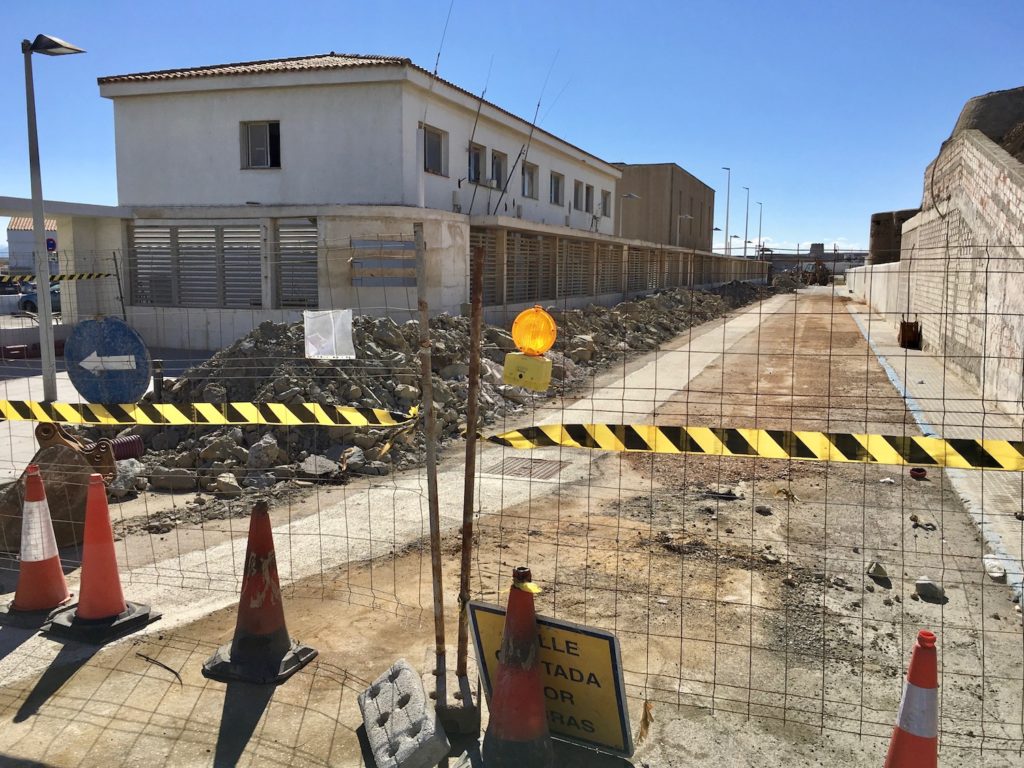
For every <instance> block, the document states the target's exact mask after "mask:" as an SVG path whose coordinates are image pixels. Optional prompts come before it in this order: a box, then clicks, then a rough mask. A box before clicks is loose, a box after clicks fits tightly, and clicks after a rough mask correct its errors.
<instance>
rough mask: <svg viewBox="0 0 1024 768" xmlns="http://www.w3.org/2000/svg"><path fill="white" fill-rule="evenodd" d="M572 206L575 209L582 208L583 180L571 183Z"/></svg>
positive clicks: (580, 209) (579, 209)
mask: <svg viewBox="0 0 1024 768" xmlns="http://www.w3.org/2000/svg"><path fill="white" fill-rule="evenodd" d="M572 207H573V208H575V209H576V210H577V211H582V210H583V182H582V181H576V182H573V185H572Z"/></svg>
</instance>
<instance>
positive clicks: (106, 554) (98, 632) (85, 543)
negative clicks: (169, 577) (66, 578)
mask: <svg viewBox="0 0 1024 768" xmlns="http://www.w3.org/2000/svg"><path fill="white" fill-rule="evenodd" d="M78 592H79V595H78V603H77V604H76V605H72V606H71V607H70V608H66V609H65V610H63V611H61V612H60V613H56V614H54V616H53V617H52V618H51V620H50V626H49V628H48V629H49V631H50V632H52V633H53V634H56V635H63V636H65V637H71V638H74V639H75V640H84V641H85V642H87V643H104V642H106V641H108V640H112V639H113V638H115V637H119V636H120V635H124V634H127V633H128V632H133V631H135V630H136V629H139V628H141V627H144V626H145V625H146V624H148V623H150V622H151V621H156V620H157V619H159V618H160V614H159V613H155V612H153V611H151V610H150V608H149V606H148V605H142V604H140V603H131V602H126V601H125V599H124V593H123V592H122V591H121V577H120V575H119V574H118V571H117V556H116V555H115V553H114V531H113V529H112V528H111V527H110V510H109V509H108V508H107V489H106V486H105V485H104V484H103V478H102V477H101V476H100V475H98V474H93V475H91V476H90V477H89V495H88V496H87V497H86V503H85V535H84V537H83V540H82V574H81V583H80V584H79V587H78Z"/></svg>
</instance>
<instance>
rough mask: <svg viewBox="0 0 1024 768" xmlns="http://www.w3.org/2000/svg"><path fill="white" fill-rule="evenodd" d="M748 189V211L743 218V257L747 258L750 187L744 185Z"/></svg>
mask: <svg viewBox="0 0 1024 768" xmlns="http://www.w3.org/2000/svg"><path fill="white" fill-rule="evenodd" d="M744 189H745V190H747V213H746V216H745V218H744V219H743V258H744V259H745V258H747V243H749V242H750V241H749V240H747V230H748V229H749V228H750V187H744Z"/></svg>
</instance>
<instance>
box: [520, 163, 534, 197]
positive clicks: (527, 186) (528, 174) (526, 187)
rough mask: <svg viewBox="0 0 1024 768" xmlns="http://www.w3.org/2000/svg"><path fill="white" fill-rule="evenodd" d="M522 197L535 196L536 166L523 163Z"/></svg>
mask: <svg viewBox="0 0 1024 768" xmlns="http://www.w3.org/2000/svg"><path fill="white" fill-rule="evenodd" d="M523 197H532V198H533V199H536V198H537V166H536V165H534V164H533V163H523Z"/></svg>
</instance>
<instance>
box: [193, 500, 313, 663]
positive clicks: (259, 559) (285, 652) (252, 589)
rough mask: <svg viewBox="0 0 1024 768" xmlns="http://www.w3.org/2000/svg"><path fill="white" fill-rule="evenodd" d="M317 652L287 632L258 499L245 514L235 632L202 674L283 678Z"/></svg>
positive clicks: (267, 523)
mask: <svg viewBox="0 0 1024 768" xmlns="http://www.w3.org/2000/svg"><path fill="white" fill-rule="evenodd" d="M316 655H317V651H316V649H314V648H310V647H309V646H307V645H300V644H299V643H297V642H295V641H294V640H292V639H291V637H289V635H288V628H287V627H286V626H285V623H284V606H283V605H282V603H281V584H280V582H279V581H278V579H277V557H276V556H275V554H274V535H273V532H272V531H271V529H270V513H269V510H268V507H267V503H266V502H265V501H258V502H256V505H255V506H254V507H253V508H252V517H251V518H250V519H249V541H248V544H247V545H246V548H245V570H244V572H243V574H242V596H241V598H240V599H239V601H238V620H237V622H236V623H235V636H234V639H233V640H232V641H231V643H230V644H228V645H224V646H221V647H220V648H219V649H217V651H215V652H214V654H213V655H212V656H210V658H209V659H207V660H206V662H205V663H204V664H203V676H204V677H209V678H211V679H212V680H221V681H223V682H229V681H232V680H239V681H242V682H246V683H283V682H284V681H285V680H287V679H288V678H289V677H291V676H292V675H294V674H295V673H296V672H298V671H299V670H300V669H302V668H303V667H304V666H306V665H307V664H308V663H309V662H311V661H312V660H313V659H315V658H316Z"/></svg>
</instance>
